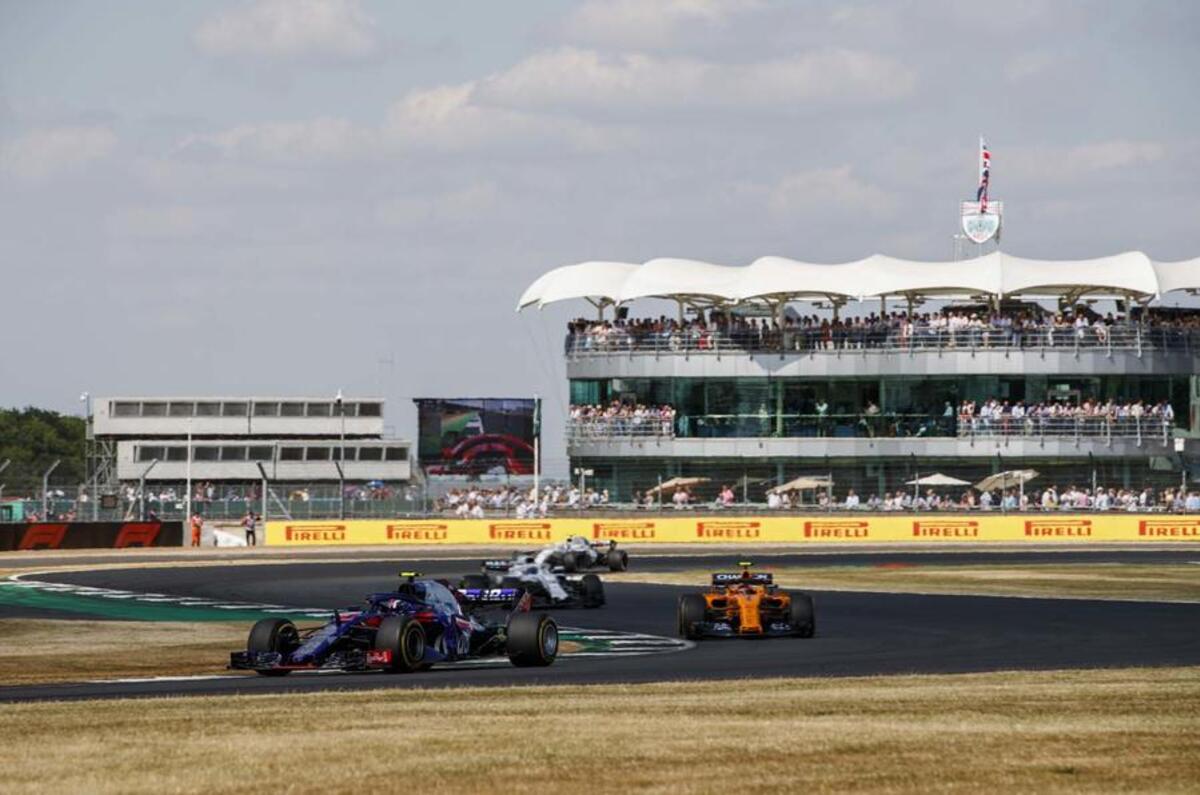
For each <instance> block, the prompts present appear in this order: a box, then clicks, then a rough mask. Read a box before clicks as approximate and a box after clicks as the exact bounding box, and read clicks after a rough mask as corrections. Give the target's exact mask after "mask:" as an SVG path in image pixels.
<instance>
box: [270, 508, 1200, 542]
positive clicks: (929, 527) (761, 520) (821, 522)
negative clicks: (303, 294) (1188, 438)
mask: <svg viewBox="0 0 1200 795" xmlns="http://www.w3.org/2000/svg"><path fill="white" fill-rule="evenodd" d="M571 535H581V536H585V537H586V538H589V539H591V540H593V541H610V540H612V541H617V542H619V543H622V544H638V543H660V544H662V543H667V544H672V543H674V544H680V543H693V544H694V543H714V544H754V543H793V544H794V543H801V544H803V543H814V544H831V543H832V544H871V543H891V542H903V541H908V542H924V543H940V542H945V543H975V542H988V541H1002V542H1010V543H1013V542H1030V543H1038V542H1056V543H1080V544H1086V543H1089V542H1094V541H1200V516H1196V515H1188V516H1174V515H1163V514H1157V515H1154V514H1096V515H1087V514H986V515H981V514H973V515H971V514H944V515H942V514H925V515H914V514H904V515H891V516H880V515H875V514H872V515H856V514H825V515H811V516H791V515H789V516H746V517H740V516H739V517H722V516H719V515H718V516H713V515H705V516H698V515H688V516H661V515H654V516H649V515H647V516H636V515H635V516H630V517H628V518H625V519H597V518H583V517H575V518H571V517H568V518H552V519H513V520H508V519H355V520H346V521H342V520H316V521H272V522H268V523H267V528H266V542H267V543H268V544H271V545H275V546H328V545H380V546H393V545H396V546H403V545H429V544H490V545H493V546H514V547H536V546H540V545H543V544H547V543H550V542H555V541H561V540H563V539H564V538H566V537H567V536H571Z"/></svg>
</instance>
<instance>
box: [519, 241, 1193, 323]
mask: <svg viewBox="0 0 1200 795" xmlns="http://www.w3.org/2000/svg"><path fill="white" fill-rule="evenodd" d="M1184 290H1191V291H1197V290H1200V258H1197V259H1192V260H1184V261H1182V262H1153V261H1151V260H1150V258H1149V257H1147V256H1146V255H1145V254H1143V253H1142V252H1140V251H1129V252H1125V253H1123V254H1116V255H1114V256H1110V257H1099V258H1096V259H1088V260H1035V259H1025V258H1023V257H1014V256H1012V255H1010V254H1005V253H1003V252H1000V251H996V252H993V253H991V254H986V255H984V256H982V257H977V258H975V259H969V260H961V261H959V262H914V261H911V260H902V259H896V258H894V257H887V256H884V255H882V254H875V255H872V256H870V257H867V258H866V259H862V260H857V261H855V262H845V263H841V264H837V265H823V264H818V263H813V262H801V261H799V260H793V259H787V258H786V257H776V256H769V257H760V258H759V259H757V260H755V261H754V262H753V263H751V264H750V265H747V266H735V267H731V266H728V265H716V264H713V263H710V262H700V261H698V260H689V259H675V258H660V259H652V260H650V261H649V262H646V263H645V264H643V265H635V264H632V263H628V262H582V263H579V264H578V265H567V266H564V267H561V268H555V269H554V270H552V271H550V272H549V273H546V274H545V275H543V276H542V277H541V278H539V279H538V280H537V281H535V282H534V283H533V284H531V285H530V286H529V288H528V289H527V290H526V291H525V293H524V295H522V296H521V300H520V302H519V303H518V305H517V309H518V310H520V309H524V308H525V307H527V306H530V305H532V304H537V305H538V307H542V306H545V305H547V304H550V303H554V302H555V301H564V300H567V299H570V298H587V299H589V300H591V301H592V302H593V303H597V304H605V303H613V304H620V303H624V302H626V301H633V300H636V299H639V298H674V299H679V300H696V299H703V300H708V301H714V302H720V303H738V302H741V301H747V300H751V299H774V300H791V299H802V298H803V299H815V298H829V299H834V300H863V299H865V298H877V297H879V296H905V295H910V296H923V297H954V296H981V295H1000V296H1025V297H1056V296H1066V297H1070V298H1077V297H1081V296H1088V295H1090V296H1123V297H1128V296H1135V297H1140V298H1143V299H1149V298H1155V297H1159V296H1162V295H1164V294H1166V293H1169V292H1174V291H1184Z"/></svg>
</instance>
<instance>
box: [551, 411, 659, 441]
mask: <svg viewBox="0 0 1200 795" xmlns="http://www.w3.org/2000/svg"><path fill="white" fill-rule="evenodd" d="M566 436H567V440H568V441H572V442H586V441H590V440H597V439H672V438H674V437H675V423H674V421H673V420H670V419H659V418H654V417H648V418H640V419H639V418H636V417H608V418H602V419H580V420H568V421H567V430H566Z"/></svg>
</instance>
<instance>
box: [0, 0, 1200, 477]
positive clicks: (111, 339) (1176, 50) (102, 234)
mask: <svg viewBox="0 0 1200 795" xmlns="http://www.w3.org/2000/svg"><path fill="white" fill-rule="evenodd" d="M1198 33H1200V5H1198V4H1196V3H1194V2H1146V3H1127V2H1108V3H1084V2H1070V1H1069V0H1045V1H1044V2H1039V1H1037V0H1010V2H1004V3H987V4H980V3H964V2H961V0H959V1H956V2H907V3H906V2H878V3H867V2H863V3H849V2H837V3H817V2H805V3H794V2H771V0H727V1H726V2H721V1H719V0H661V1H658V0H613V1H612V2H591V1H585V2H582V3H569V2H549V1H548V0H522V2H519V3H517V2H513V3H496V2H482V1H481V2H476V3H467V2H448V1H447V0H440V1H439V2H437V3H417V2H403V3H402V2H382V1H380V2H372V1H371V0H232V2H229V1H226V0H212V1H211V2H172V3H163V2H161V1H160V0H111V1H110V2H105V3H97V2H85V1H80V2H70V0H61V1H60V2H55V3H41V2H29V1H28V0H20V1H18V0H5V1H4V2H0V334H2V339H3V341H4V343H5V349H6V350H5V353H6V356H5V363H6V364H5V367H4V369H3V376H2V377H0V405H26V404H35V405H41V406H45V407H50V408H56V409H59V410H63V411H78V408H79V404H78V400H77V398H78V395H79V393H80V392H81V391H82V390H90V391H91V392H92V393H93V394H114V393H151V394H193V393H195V394H247V393H286V394H293V393H302V394H317V395H323V394H332V393H333V392H334V391H336V390H337V389H338V388H339V387H340V388H343V389H345V390H346V391H347V392H349V393H375V392H381V393H382V394H383V395H384V397H386V398H388V400H389V403H390V407H391V408H390V410H389V422H390V423H391V424H393V426H394V428H395V432H396V433H397V434H400V435H406V436H407V435H412V434H414V433H415V418H414V416H413V414H412V412H411V411H410V410H409V408H408V401H409V399H410V398H412V397H414V396H418V395H504V396H508V395H527V394H532V393H535V392H538V393H541V394H542V395H544V396H546V399H547V422H548V424H549V425H550V426H552V427H553V426H556V425H557V424H558V423H559V422H560V421H561V406H562V403H563V402H564V401H565V381H564V377H563V368H562V364H561V362H560V361H559V360H558V358H557V351H558V350H559V337H560V332H561V325H562V323H563V322H564V320H565V319H566V317H567V316H568V315H569V314H571V312H570V311H569V310H568V309H563V310H547V311H545V312H543V313H541V314H540V315H538V314H536V313H534V314H530V315H528V316H517V315H516V314H514V312H513V306H514V304H515V302H516V299H517V297H518V296H519V294H520V293H521V291H522V290H523V289H524V288H525V286H526V285H527V284H528V283H529V282H530V281H532V280H533V279H534V278H535V277H536V276H538V275H540V274H541V273H542V272H544V271H545V270H548V269H549V268H552V267H554V266H557V265H561V264H566V263H570V262H574V261H579V260H586V259H616V260H630V261H642V260H645V259H649V258H651V257H655V256H684V257H694V258H698V259H705V260H710V261H715V262H722V263H727V264H744V263H748V262H750V261H751V260H753V259H754V258H756V257H758V256H760V255H764V254H772V253H773V254H782V255H787V256H792V257H796V258H799V259H806V260H812V261H831V262H833V261H842V260H849V259H857V258H859V257H862V256H865V255H867V254H870V253H873V252H882V253H887V254H892V255H895V256H900V257H909V258H929V259H948V258H950V256H951V253H952V248H951V236H952V235H953V233H954V232H955V231H956V223H957V219H956V211H957V203H958V202H959V201H960V200H962V199H964V198H968V197H969V195H970V194H971V193H972V192H973V189H974V185H975V179H976V174H975V158H976V150H975V147H976V140H977V137H978V135H979V134H980V133H984V134H985V135H986V136H987V137H988V140H989V142H990V144H991V147H992V151H993V163H994V168H993V190H992V195H993V198H1000V199H1003V200H1004V201H1005V203H1006V238H1005V248H1006V249H1007V250H1009V251H1011V252H1013V253H1016V254H1022V255H1026V256H1033V257H1063V258H1075V257H1079V258H1082V257H1090V256H1097V255H1103V254H1110V253H1114V252H1117V251H1121V250H1128V249H1141V250H1143V251H1145V252H1146V253H1148V254H1149V255H1150V256H1151V257H1152V258H1154V259H1160V260H1171V259H1182V258H1185V257H1193V256H1196V255H1197V254H1200V223H1198V219H1200V191H1198V190H1197V184H1200V166H1198V165H1197V164H1198V162H1200V158H1198V154H1200V152H1198V149H1200V146H1198V143H1197V142H1198V138H1197V136H1198V133H1197V132H1196V130H1197V121H1198V119H1200V109H1198V105H1197V102H1196V100H1197V98H1198V97H1200V91H1198V90H1197V88H1196V84H1195V75H1196V74H1197V72H1198V67H1200V48H1198V47H1197V46H1196V37H1197V34H1198ZM548 430H550V429H548ZM557 438H559V434H557V433H555V434H553V435H552V438H551V439H549V440H548V442H549V444H550V447H551V455H552V456H553V455H554V454H555V444H556V439H557ZM557 454H558V455H561V447H558V448H557Z"/></svg>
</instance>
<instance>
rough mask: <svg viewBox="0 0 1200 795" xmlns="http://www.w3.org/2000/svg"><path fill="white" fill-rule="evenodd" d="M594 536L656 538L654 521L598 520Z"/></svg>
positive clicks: (623, 538)
mask: <svg viewBox="0 0 1200 795" xmlns="http://www.w3.org/2000/svg"><path fill="white" fill-rule="evenodd" d="M592 538H597V539H604V540H624V541H637V540H642V541H645V540H648V539H651V538H654V522H596V523H595V524H593V525H592Z"/></svg>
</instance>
